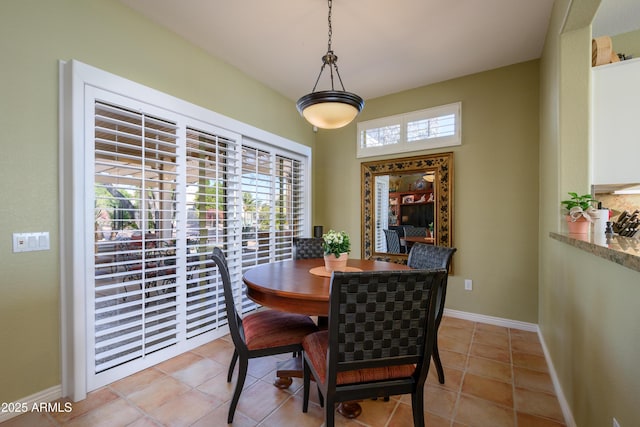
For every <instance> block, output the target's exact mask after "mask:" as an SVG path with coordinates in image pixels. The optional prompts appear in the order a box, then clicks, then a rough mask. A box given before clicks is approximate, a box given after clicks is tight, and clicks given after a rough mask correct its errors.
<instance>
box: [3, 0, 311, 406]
mask: <svg viewBox="0 0 640 427" xmlns="http://www.w3.org/2000/svg"><path fill="white" fill-rule="evenodd" d="M0 56H1V57H2V67H0V69H1V71H0V76H1V77H2V78H0V94H2V95H1V96H2V101H3V102H1V103H0V126H1V127H2V133H1V134H0V141H1V144H2V149H3V152H4V153H5V154H4V155H3V156H2V157H0V179H1V180H2V182H3V190H2V198H3V201H2V203H1V204H0V218H1V220H0V224H1V226H0V229H1V233H0V241H1V242H2V244H0V272H1V274H2V278H1V279H0V284H1V285H0V342H1V343H2V350H1V351H0V378H1V380H0V384H1V386H0V402H11V401H12V400H15V399H20V398H24V397H26V396H29V395H32V394H34V393H37V392H40V391H43V390H45V389H47V388H49V387H52V386H55V385H57V384H60V376H61V374H60V344H59V340H60V332H59V329H60V328H59V318H60V312H59V307H60V302H59V288H60V284H59V279H58V277H59V251H58V244H59V241H60V236H59V228H58V219H59V218H58V60H59V59H65V60H66V59H77V60H80V61H82V62H85V63H87V64H89V65H93V66H95V67H98V68H101V69H103V70H106V71H109V72H111V73H114V74H117V75H120V76H122V77H125V78H128V79H130V80H133V81H136V82H138V83H142V84H144V85H147V86H150V87H153V88H155V89H158V90H160V91H163V92H166V93H169V94H171V95H174V96H176V97H179V98H182V99H185V100H187V101H190V102H192V103H194V104H197V105H200V106H203V107H205V108H208V109H211V110H213V111H216V112H218V113H221V114H224V115H227V116H229V117H232V118H234V119H237V120H241V121H243V122H245V123H249V124H251V125H254V126H256V127H258V128H261V129H264V130H267V131H270V132H272V133H275V134H278V135H281V136H283V137H286V138H289V139H291V140H294V141H297V142H300V143H302V144H305V145H308V146H312V145H313V141H314V138H315V136H314V134H313V132H312V130H311V127H310V126H309V125H308V124H306V123H305V122H304V121H303V120H302V119H301V118H300V117H299V115H298V113H297V111H296V110H295V107H294V102H293V101H291V100H289V99H286V98H284V97H283V96H281V95H279V94H278V93H276V92H274V91H273V90H271V89H269V88H267V87H265V86H263V85H261V84H259V83H257V82H256V81H255V80H252V79H251V78H249V77H247V76H246V75H243V74H242V73H241V72H239V71H238V70H236V69H234V68H232V67H230V66H229V65H227V64H225V63H223V62H221V61H219V60H217V59H215V58H212V57H211V56H209V55H207V54H206V53H205V52H204V51H202V50H200V49H198V48H196V47H194V46H193V45H191V44H189V43H187V42H186V41H184V40H182V39H180V38H178V37H176V36H175V35H174V34H173V33H171V32H169V31H166V30H164V29H161V28H160V27H158V26H156V25H155V24H153V23H151V22H150V21H148V20H147V19H145V18H143V17H142V16H141V15H139V14H137V13H136V12H134V11H132V10H131V9H129V8H127V7H125V6H124V5H122V4H121V3H120V2H118V1H112V0H47V1H41V0H3V1H0ZM27 231H49V232H50V236H51V250H49V251H43V252H30V253H24V254H13V253H12V250H11V234H12V233H13V232H27Z"/></svg>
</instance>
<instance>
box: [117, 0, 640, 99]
mask: <svg viewBox="0 0 640 427" xmlns="http://www.w3.org/2000/svg"><path fill="white" fill-rule="evenodd" d="M121 1H122V3H124V4H126V5H128V6H130V7H131V8H133V9H135V10H137V11H139V12H140V13H142V14H143V15H145V16H147V17H148V18H149V19H150V20H152V21H154V22H156V23H158V24H160V25H163V26H165V27H167V28H169V29H170V30H171V31H173V32H175V33H177V34H178V35H180V36H182V37H183V38H185V39H187V40H188V41H190V42H191V43H193V44H195V45H197V46H199V47H201V48H202V49H203V50H205V51H207V52H209V53H211V54H212V55H214V56H216V57H218V58H221V59H223V60H224V61H226V62H228V63H229V64H232V65H233V66H235V67H237V68H238V69H240V70H242V71H243V72H244V73H246V74H248V75H250V76H251V77H253V78H255V79H256V80H259V81H261V82H263V83H264V84H266V85H267V86H269V87H271V88H273V89H274V90H276V91H278V92H280V93H282V94H284V95H285V96H287V97H289V98H291V99H292V100H297V99H298V98H299V97H300V96H302V95H304V94H306V93H308V92H310V91H311V89H312V88H313V85H314V83H315V81H316V78H317V76H318V73H319V71H320V67H321V66H322V60H321V58H322V56H323V55H324V54H325V53H326V51H327V37H328V36H327V32H328V25H327V12H328V5H327V1H326V0H180V1H177V0H121ZM621 1H629V2H637V3H640V2H638V0H603V2H621ZM552 6H553V0H394V1H389V0H334V2H333V17H332V24H333V37H332V48H333V51H334V53H335V54H336V55H337V56H338V58H339V59H338V67H339V70H340V75H341V77H342V81H343V83H344V85H345V89H346V90H348V91H350V92H355V93H357V94H358V95H360V96H362V97H363V98H364V99H365V100H366V99H369V98H375V97H378V96H383V95H387V94H390V93H395V92H399V91H402V90H406V89H412V88H415V87H419V86H423V85H427V84H431V83H435V82H439V81H444V80H448V79H451V78H455V77H461V76H465V75H468V74H473V73H477V72H481V71H485V70H490V69H494V68H497V67H502V66H506V65H510V64H515V63H519V62H523V61H528V60H531V59H535V58H539V57H540V55H541V53H542V47H543V44H544V38H545V34H546V31H547V26H548V22H549V17H550V14H551V8H552ZM327 76H328V74H327V73H326V72H325V73H324V74H323V79H322V80H321V82H320V83H319V84H318V87H317V90H325V89H329V87H330V82H329V81H328V78H327V79H325V77H327ZM339 88H340V87H339V83H337V84H336V89H339Z"/></svg>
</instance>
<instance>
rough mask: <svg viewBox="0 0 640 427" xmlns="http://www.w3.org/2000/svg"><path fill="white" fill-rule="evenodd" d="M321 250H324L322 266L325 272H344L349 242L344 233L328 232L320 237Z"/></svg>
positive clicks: (349, 248) (349, 246)
mask: <svg viewBox="0 0 640 427" xmlns="http://www.w3.org/2000/svg"><path fill="white" fill-rule="evenodd" d="M322 249H323V250H324V266H325V269H326V270H327V271H334V270H343V271H344V270H345V268H346V267H347V260H348V259H349V252H350V251H351V241H350V240H349V235H348V234H347V233H346V232H345V231H340V232H338V231H335V230H329V231H328V232H327V233H326V234H323V235H322Z"/></svg>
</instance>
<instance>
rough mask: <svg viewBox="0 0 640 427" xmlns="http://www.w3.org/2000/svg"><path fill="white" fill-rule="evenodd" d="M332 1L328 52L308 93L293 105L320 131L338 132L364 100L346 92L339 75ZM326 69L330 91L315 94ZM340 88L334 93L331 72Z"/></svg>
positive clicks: (330, 5) (353, 117)
mask: <svg viewBox="0 0 640 427" xmlns="http://www.w3.org/2000/svg"><path fill="white" fill-rule="evenodd" d="M332 5H333V3H332V1H331V0H329V42H328V48H327V53H326V54H325V55H324V56H323V57H322V67H321V68H320V74H319V75H318V78H317V79H316V84H315V85H314V86H313V89H312V90H311V93H309V94H307V95H304V96H303V97H301V98H300V99H298V102H297V103H296V107H297V108H298V112H300V114H302V116H303V117H304V118H305V119H306V120H307V121H308V122H309V123H311V124H312V125H314V126H315V127H318V128H322V129H337V128H341V127H343V126H346V125H348V124H349V123H351V121H352V120H353V119H355V118H356V116H357V115H358V114H360V111H362V109H363V108H364V100H363V99H362V98H361V97H359V96H358V95H356V94H355V93H351V92H347V91H346V90H345V88H344V84H343V83H342V78H341V77H340V73H339V72H338V64H337V62H338V57H337V56H336V55H335V54H334V53H333V50H331V35H332V32H333V30H332V27H331V8H332ZM327 65H328V66H329V73H330V76H331V90H323V91H319V92H316V87H317V86H318V82H319V81H320V77H322V72H323V71H324V67H325V66H327ZM334 69H335V72H336V76H337V77H338V81H339V82H340V86H342V90H335V89H334V86H333V70H334Z"/></svg>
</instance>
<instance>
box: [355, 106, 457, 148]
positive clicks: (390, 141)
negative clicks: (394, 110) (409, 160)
mask: <svg viewBox="0 0 640 427" xmlns="http://www.w3.org/2000/svg"><path fill="white" fill-rule="evenodd" d="M460 116H461V103H460V102H456V103H453V104H447V105H442V106H439V107H433V108H428V109H426V110H420V111H413V112H411V113H405V114H398V115H395V116H388V117H383V118H380V119H374V120H368V121H365V122H359V123H358V145H357V156H358V157H370V156H380V155H384V154H396V153H405V152H409V151H419V150H428V149H431V148H440V147H450V146H454V145H460V144H461V143H462V138H461V135H460Z"/></svg>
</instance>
